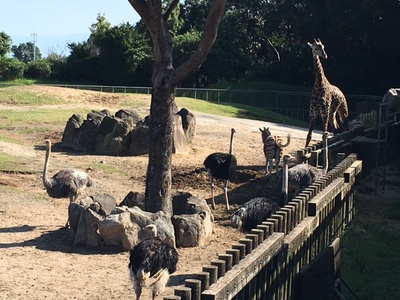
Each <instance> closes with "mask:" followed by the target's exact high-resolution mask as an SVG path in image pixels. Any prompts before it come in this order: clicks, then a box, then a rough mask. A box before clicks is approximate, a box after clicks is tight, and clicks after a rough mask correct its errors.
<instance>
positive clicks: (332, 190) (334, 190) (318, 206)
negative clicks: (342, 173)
mask: <svg viewBox="0 0 400 300" xmlns="http://www.w3.org/2000/svg"><path fill="white" fill-rule="evenodd" d="M344 184H345V183H344V178H337V179H335V180H334V181H333V182H332V183H331V184H330V185H328V186H327V187H326V188H325V189H324V190H323V191H322V192H321V193H319V194H318V195H317V196H315V197H314V198H313V199H312V200H311V201H310V202H309V203H308V215H309V216H315V215H316V214H318V212H320V211H321V210H322V209H323V208H324V207H325V206H326V205H327V204H328V203H329V202H331V201H333V200H334V199H335V197H336V196H337V195H338V194H339V193H340V192H341V191H342V190H343V188H344Z"/></svg>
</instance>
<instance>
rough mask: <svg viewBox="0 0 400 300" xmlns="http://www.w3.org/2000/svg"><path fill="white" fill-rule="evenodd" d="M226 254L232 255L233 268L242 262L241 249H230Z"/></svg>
mask: <svg viewBox="0 0 400 300" xmlns="http://www.w3.org/2000/svg"><path fill="white" fill-rule="evenodd" d="M225 252H226V254H230V255H232V266H234V265H236V264H237V263H238V262H239V261H240V250H239V249H228V250H226V251H225ZM243 257H244V256H243Z"/></svg>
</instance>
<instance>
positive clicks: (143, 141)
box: [128, 122, 150, 155]
mask: <svg viewBox="0 0 400 300" xmlns="http://www.w3.org/2000/svg"><path fill="white" fill-rule="evenodd" d="M149 130H150V128H149V126H148V125H147V124H146V123H145V122H139V123H138V124H136V127H135V128H133V130H132V131H131V144H130V146H129V150H128V152H129V154H131V155H143V154H148V153H149Z"/></svg>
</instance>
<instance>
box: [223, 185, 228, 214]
mask: <svg viewBox="0 0 400 300" xmlns="http://www.w3.org/2000/svg"><path fill="white" fill-rule="evenodd" d="M228 183H229V180H225V183H224V194H225V201H226V210H227V211H229V198H228Z"/></svg>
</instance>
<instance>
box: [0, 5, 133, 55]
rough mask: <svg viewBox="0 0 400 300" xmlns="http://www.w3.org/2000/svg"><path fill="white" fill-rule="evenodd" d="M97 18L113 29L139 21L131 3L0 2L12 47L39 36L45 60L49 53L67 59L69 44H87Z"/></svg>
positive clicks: (1, 27)
mask: <svg viewBox="0 0 400 300" xmlns="http://www.w3.org/2000/svg"><path fill="white" fill-rule="evenodd" d="M98 14H101V15H104V16H105V18H106V19H107V21H108V22H110V23H111V25H112V26H117V25H119V24H121V23H130V24H133V25H134V24H136V22H138V21H139V19H140V18H139V16H138V14H137V13H136V11H135V10H134V9H133V7H132V6H131V5H130V4H129V2H128V0H64V1H61V0H0V32H2V31H4V32H5V33H6V34H7V35H9V36H10V37H11V39H12V44H13V45H19V44H21V43H27V42H32V41H33V39H34V35H33V34H36V36H37V43H36V46H37V47H39V49H40V52H41V53H42V55H43V56H44V57H45V56H47V54H48V53H49V52H56V53H58V54H65V55H67V54H68V53H69V50H68V48H67V43H71V42H82V41H85V40H86V39H87V38H88V37H89V35H90V30H89V27H90V25H91V24H93V23H95V22H96V18H97V15H98Z"/></svg>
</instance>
